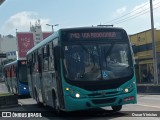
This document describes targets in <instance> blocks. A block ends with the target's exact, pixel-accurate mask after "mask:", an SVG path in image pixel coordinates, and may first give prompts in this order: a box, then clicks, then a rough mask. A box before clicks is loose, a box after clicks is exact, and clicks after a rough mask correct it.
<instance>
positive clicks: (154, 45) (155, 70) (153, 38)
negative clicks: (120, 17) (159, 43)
mask: <svg viewBox="0 0 160 120" xmlns="http://www.w3.org/2000/svg"><path fill="white" fill-rule="evenodd" d="M150 14H151V29H152V54H153V66H154V83H155V84H158V70H157V56H156V44H155V32H154V19H153V4H152V0H150Z"/></svg>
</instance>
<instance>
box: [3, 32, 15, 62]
mask: <svg viewBox="0 0 160 120" xmlns="http://www.w3.org/2000/svg"><path fill="white" fill-rule="evenodd" d="M0 53H6V56H7V58H1V60H5V59H17V40H16V37H15V36H12V35H7V36H0Z"/></svg>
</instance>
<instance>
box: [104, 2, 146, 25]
mask: <svg viewBox="0 0 160 120" xmlns="http://www.w3.org/2000/svg"><path fill="white" fill-rule="evenodd" d="M146 5H149V2H147V3H146V4H144V5H143V6H142V7H144V6H146ZM139 9H140V8H137V9H135V10H133V11H132V12H129V13H127V14H124V15H122V16H120V17H118V18H115V19H113V20H110V21H108V22H106V23H110V22H113V21H116V20H118V19H121V18H123V17H125V16H127V15H129V14H131V13H133V12H135V11H137V10H139Z"/></svg>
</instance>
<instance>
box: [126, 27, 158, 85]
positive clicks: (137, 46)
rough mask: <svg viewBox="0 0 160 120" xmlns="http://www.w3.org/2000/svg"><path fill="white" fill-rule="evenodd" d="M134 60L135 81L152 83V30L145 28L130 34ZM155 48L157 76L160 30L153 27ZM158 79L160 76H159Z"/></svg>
mask: <svg viewBox="0 0 160 120" xmlns="http://www.w3.org/2000/svg"><path fill="white" fill-rule="evenodd" d="M129 37H130V41H131V43H132V47H133V51H134V56H135V61H136V76H137V83H154V74H153V73H154V72H153V70H154V69H153V53H152V31H151V30H146V31H143V32H140V33H136V34H133V35H130V36H129ZM155 48H156V56H157V66H158V76H160V30H156V29H155ZM159 80H160V77H159Z"/></svg>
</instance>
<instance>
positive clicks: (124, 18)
mask: <svg viewBox="0 0 160 120" xmlns="http://www.w3.org/2000/svg"><path fill="white" fill-rule="evenodd" d="M154 1H155V0H154ZM159 3H160V2H158V3H157V4H156V5H158V4H159ZM146 5H149V2H147V3H145V4H144V5H143V6H141V7H139V8H137V9H135V10H133V11H132V12H129V13H127V14H125V15H123V16H121V17H119V18H116V19H113V20H111V21H109V22H106V23H111V22H113V21H115V22H113V23H112V24H119V23H121V22H125V21H127V20H130V19H134V18H136V17H138V16H140V15H143V14H146V13H147V12H148V10H149V8H146V9H144V10H143V11H140V12H138V13H136V12H135V11H137V10H139V9H142V8H144V7H145V6H146ZM156 5H155V6H156ZM155 6H154V7H155ZM158 7H159V6H158ZM156 8H157V7H156ZM156 8H154V9H156ZM132 13H133V15H132V16H128V15H130V14H132ZM127 16H128V17H127Z"/></svg>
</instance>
